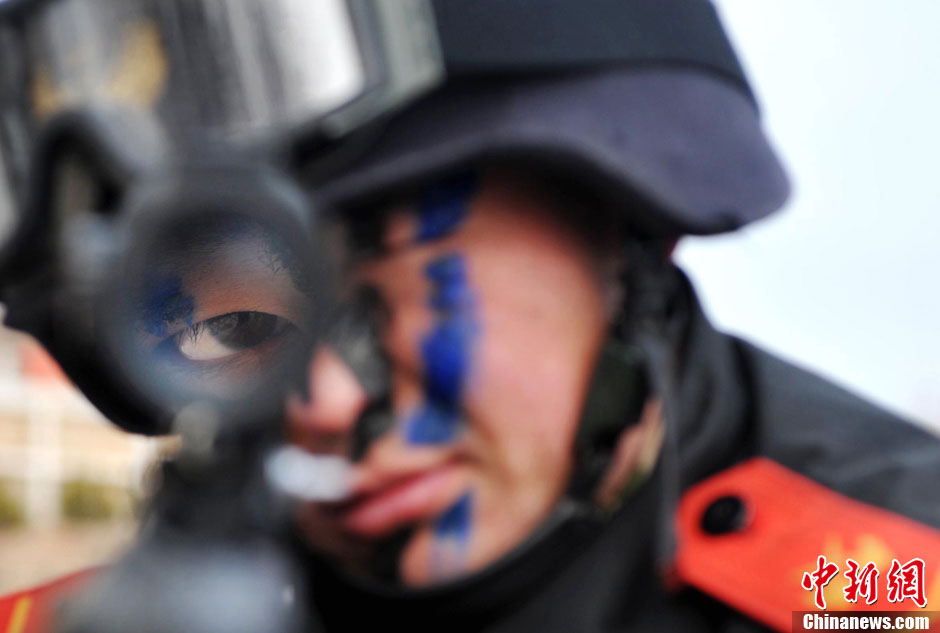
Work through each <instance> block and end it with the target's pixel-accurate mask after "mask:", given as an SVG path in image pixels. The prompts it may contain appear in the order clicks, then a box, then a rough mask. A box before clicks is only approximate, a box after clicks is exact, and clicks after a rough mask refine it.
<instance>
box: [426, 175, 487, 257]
mask: <svg viewBox="0 0 940 633" xmlns="http://www.w3.org/2000/svg"><path fill="white" fill-rule="evenodd" d="M477 181H478V178H477V176H476V174H473V173H468V174H462V175H460V176H456V177H453V178H449V179H447V180H445V181H443V182H440V183H438V184H436V185H434V186H433V187H431V188H429V189H428V190H427V191H425V192H424V195H423V196H422V197H421V200H420V201H419V204H418V235H417V240H418V241H419V242H427V241H429V240H435V239H438V238H441V237H443V236H445V235H447V234H449V233H451V232H452V231H453V230H454V229H456V228H457V227H458V226H460V224H461V223H462V222H463V221H464V219H465V218H466V217H467V213H468V211H469V210H470V201H471V200H472V199H473V197H474V195H476V192H477V188H478V182H477Z"/></svg>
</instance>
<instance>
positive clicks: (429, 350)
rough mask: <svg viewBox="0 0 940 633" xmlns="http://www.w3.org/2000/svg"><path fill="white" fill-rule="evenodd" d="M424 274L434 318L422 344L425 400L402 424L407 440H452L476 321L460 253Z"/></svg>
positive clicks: (455, 430)
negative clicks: (429, 287)
mask: <svg viewBox="0 0 940 633" xmlns="http://www.w3.org/2000/svg"><path fill="white" fill-rule="evenodd" d="M425 273H426V275H427V276H428V279H429V280H430V281H431V283H432V285H433V290H432V294H431V298H430V301H429V304H430V307H431V309H432V310H433V311H434V313H435V315H436V317H437V321H436V323H435V326H434V328H433V329H432V330H431V332H430V333H428V335H427V336H425V337H424V340H423V341H422V342H421V357H422V360H423V361H424V393H425V401H424V403H423V404H422V406H421V408H420V409H419V410H418V412H417V414H416V415H415V416H414V417H413V418H411V419H410V420H409V421H408V423H407V424H406V425H405V439H406V441H408V442H410V443H412V444H424V445H428V444H442V443H445V442H450V441H453V439H454V438H455V437H456V436H457V433H458V431H459V430H460V421H461V415H460V401H461V398H462V396H463V391H464V386H465V383H466V380H467V375H468V374H469V372H470V354H471V348H472V346H473V342H474V339H475V338H476V335H477V333H478V330H479V325H478V323H477V316H476V298H475V296H474V294H473V291H472V290H471V289H470V287H469V284H468V283H467V275H466V264H465V262H464V260H463V258H462V257H461V256H460V255H453V254H451V255H445V256H443V257H441V258H439V259H436V260H434V261H433V262H431V264H429V265H428V267H427V269H426V270H425Z"/></svg>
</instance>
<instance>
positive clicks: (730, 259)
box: [679, 0, 940, 429]
mask: <svg viewBox="0 0 940 633" xmlns="http://www.w3.org/2000/svg"><path fill="white" fill-rule="evenodd" d="M716 4H717V6H718V8H719V10H720V12H721V13H722V15H723V17H724V19H725V23H726V25H727V26H728V28H729V30H730V32H731V37H732V39H733V40H734V42H735V44H736V45H737V48H738V51H739V53H740V55H741V56H742V58H743V62H744V66H745V68H746V69H747V70H748V72H749V75H750V78H751V80H752V82H753V84H754V85H755V87H756V90H757V92H758V96H759V98H760V101H761V103H762V108H763V113H764V121H765V125H766V127H767V130H768V132H769V134H770V136H771V137H772V139H773V140H774V142H775V144H776V146H777V148H778V149H779V150H780V152H781V154H782V156H783V159H784V162H785V163H786V166H787V168H788V170H789V172H790V175H791V177H792V180H793V184H794V195H793V197H792V199H791V201H790V203H789V204H788V205H787V207H786V208H785V209H784V210H783V212H781V213H780V214H778V215H777V216H775V217H774V218H772V219H770V220H767V221H764V222H762V223H760V224H759V225H757V226H755V227H753V228H750V229H748V230H746V231H743V232H741V233H739V234H737V235H734V236H731V237H723V238H717V239H716V238H708V239H696V240H688V241H687V242H686V243H685V244H683V246H682V248H681V249H680V254H679V257H680V260H681V261H682V262H683V264H684V267H685V268H686V270H688V271H689V272H690V273H691V275H692V277H693V278H694V279H695V280H696V281H697V282H698V283H697V285H698V287H699V290H700V293H701V295H702V299H703V301H704V303H705V306H706V309H707V310H708V311H709V313H710V314H711V316H712V317H713V319H714V320H715V321H716V322H717V323H718V324H719V325H721V326H722V327H724V328H725V329H728V330H731V331H734V332H737V333H741V334H743V335H745V336H746V337H747V338H749V339H750V340H752V341H754V342H756V343H758V344H760V345H762V346H764V347H765V348H769V349H770V350H772V351H775V352H777V353H779V354H781V355H783V356H784V357H786V358H788V359H790V360H794V361H797V362H798V363H799V364H801V365H804V366H807V367H811V368H814V369H816V370H817V371H819V372H820V373H823V374H825V375H827V376H829V377H832V378H835V379H836V380H837V381H838V382H840V383H842V384H844V385H846V386H849V387H850V388H852V389H853V390H855V391H858V392H861V393H864V394H866V395H867V396H868V397H870V398H871V399H873V400H875V401H876V402H879V403H881V404H883V405H886V406H888V407H890V408H891V409H894V410H896V411H900V412H904V413H907V414H908V415H909V416H911V417H914V418H916V419H918V420H921V421H924V422H929V423H930V424H931V425H933V426H934V427H935V428H937V429H940V325H938V316H940V293H938V292H937V286H940V280H938V278H937V276H938V273H940V248H938V239H937V238H938V237H940V216H938V212H940V175H938V171H940V160H938V155H940V39H938V37H937V26H938V25H940V2H937V0H904V2H903V3H891V2H884V1H878V2H875V1H873V0H787V1H786V2H784V1H782V0H777V1H775V2H767V1H761V2H756V1H755V0H716Z"/></svg>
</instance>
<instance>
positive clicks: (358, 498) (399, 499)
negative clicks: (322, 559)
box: [338, 459, 468, 538]
mask: <svg viewBox="0 0 940 633" xmlns="http://www.w3.org/2000/svg"><path fill="white" fill-rule="evenodd" d="M467 486H468V481H467V477H466V474H465V471H464V469H462V468H461V464H460V462H459V461H458V460H456V459H451V460H448V461H446V462H444V463H443V464H440V465H437V466H434V467H430V468H426V469H423V470H420V471H417V472H410V473H402V474H400V475H397V476H388V477H385V478H383V479H382V480H381V481H380V482H378V483H376V484H372V485H368V486H364V487H360V489H359V490H357V491H356V492H355V493H354V496H353V499H352V500H351V501H349V502H347V503H344V504H343V506H342V508H340V509H339V513H338V514H339V517H340V521H341V524H342V526H343V527H344V529H345V530H347V531H348V532H350V533H352V534H354V535H355V536H358V537H360V538H381V537H383V536H387V535H389V534H391V533H393V532H395V531H397V530H399V529H401V528H404V527H407V526H410V525H413V524H415V523H421V522H424V521H430V520H433V519H434V518H436V517H438V516H439V515H441V514H442V513H444V512H445V511H446V510H447V509H448V508H449V507H450V506H451V505H452V504H453V503H454V502H455V501H456V500H457V499H458V498H459V497H460V495H461V494H463V493H464V492H465V491H466V489H467Z"/></svg>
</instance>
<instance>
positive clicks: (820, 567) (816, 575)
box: [803, 556, 839, 609]
mask: <svg viewBox="0 0 940 633" xmlns="http://www.w3.org/2000/svg"><path fill="white" fill-rule="evenodd" d="M838 573H839V566H838V565H836V564H835V563H827V562H826V557H825V556H820V557H819V558H818V559H816V571H814V572H812V573H810V572H805V573H804V574H803V589H806V590H807V591H814V590H815V591H816V607H817V608H818V609H825V608H826V597H825V596H824V595H823V587H825V586H826V585H828V584H829V581H830V580H832V579H833V578H835V576H836V574H838Z"/></svg>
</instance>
